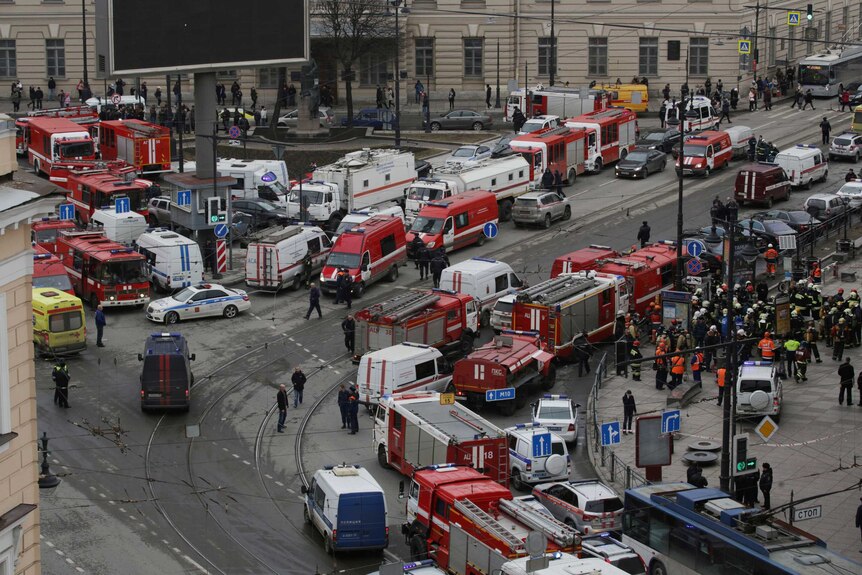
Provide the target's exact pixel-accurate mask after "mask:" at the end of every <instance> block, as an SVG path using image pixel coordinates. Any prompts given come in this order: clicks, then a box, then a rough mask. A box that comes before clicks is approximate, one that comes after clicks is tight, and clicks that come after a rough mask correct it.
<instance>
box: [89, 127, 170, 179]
mask: <svg viewBox="0 0 862 575" xmlns="http://www.w3.org/2000/svg"><path fill="white" fill-rule="evenodd" d="M99 152H100V153H101V155H102V158H103V159H105V160H125V161H126V162H128V163H130V164H131V165H133V166H134V167H135V169H136V170H137V171H138V172H140V173H141V174H157V173H160V172H170V171H171V131H170V130H169V129H167V128H166V127H164V126H158V125H156V124H150V123H149V122H144V121H143V120H107V121H104V122H101V123H100V124H99Z"/></svg>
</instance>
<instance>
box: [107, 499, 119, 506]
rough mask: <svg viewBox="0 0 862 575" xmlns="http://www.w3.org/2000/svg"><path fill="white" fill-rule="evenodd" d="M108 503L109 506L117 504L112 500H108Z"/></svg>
mask: <svg viewBox="0 0 862 575" xmlns="http://www.w3.org/2000/svg"><path fill="white" fill-rule="evenodd" d="M108 503H109V504H110V505H116V504H117V502H116V501H114V500H113V499H108Z"/></svg>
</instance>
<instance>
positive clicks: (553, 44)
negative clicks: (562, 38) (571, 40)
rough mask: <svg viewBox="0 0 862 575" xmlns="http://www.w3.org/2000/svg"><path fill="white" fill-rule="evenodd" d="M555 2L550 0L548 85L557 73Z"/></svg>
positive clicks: (552, 81)
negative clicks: (549, 65) (549, 67)
mask: <svg viewBox="0 0 862 575" xmlns="http://www.w3.org/2000/svg"><path fill="white" fill-rule="evenodd" d="M555 4H556V1H555V0H551V62H550V64H551V69H550V78H549V82H548V84H549V85H551V86H553V85H554V76H555V75H556V73H557V38H556V37H555V36H554V5H555Z"/></svg>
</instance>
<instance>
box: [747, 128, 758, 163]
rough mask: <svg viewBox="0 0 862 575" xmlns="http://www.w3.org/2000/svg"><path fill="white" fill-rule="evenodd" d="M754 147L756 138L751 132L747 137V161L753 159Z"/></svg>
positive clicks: (754, 156) (754, 155) (754, 154)
mask: <svg viewBox="0 0 862 575" xmlns="http://www.w3.org/2000/svg"><path fill="white" fill-rule="evenodd" d="M756 148H757V138H755V137H754V134H752V135H751V137H750V138H748V161H749V162H753V161H754V159H755V158H756V157H757V155H756V154H757V152H756Z"/></svg>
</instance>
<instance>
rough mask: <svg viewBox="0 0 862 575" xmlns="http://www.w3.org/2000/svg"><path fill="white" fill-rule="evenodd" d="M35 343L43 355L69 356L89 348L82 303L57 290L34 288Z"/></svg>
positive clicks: (37, 349) (70, 295)
mask: <svg viewBox="0 0 862 575" xmlns="http://www.w3.org/2000/svg"><path fill="white" fill-rule="evenodd" d="M33 343H34V344H35V346H36V351H37V352H38V353H41V354H43V355H48V356H53V355H67V354H72V353H78V352H79V351H82V350H84V349H86V348H87V327H86V322H85V321H84V306H83V304H82V303H81V300H80V299H79V298H77V297H75V296H73V295H72V294H70V293H67V292H64V291H63V290H60V289H56V288H33Z"/></svg>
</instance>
